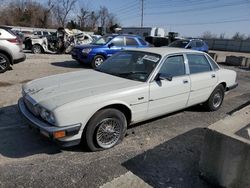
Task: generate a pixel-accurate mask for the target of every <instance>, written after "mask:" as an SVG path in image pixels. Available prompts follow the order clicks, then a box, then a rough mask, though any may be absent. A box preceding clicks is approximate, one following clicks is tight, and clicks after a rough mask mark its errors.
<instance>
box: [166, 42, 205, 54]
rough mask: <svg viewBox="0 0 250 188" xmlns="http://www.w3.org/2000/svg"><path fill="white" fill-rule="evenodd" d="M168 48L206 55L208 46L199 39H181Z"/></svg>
mask: <svg viewBox="0 0 250 188" xmlns="http://www.w3.org/2000/svg"><path fill="white" fill-rule="evenodd" d="M168 46H169V47H177V48H186V49H192V50H198V51H202V52H206V53H208V50H209V48H208V45H207V44H206V43H205V42H204V41H203V40H200V39H181V40H176V41H174V42H172V43H170V44H169V45H168Z"/></svg>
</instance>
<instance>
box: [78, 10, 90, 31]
mask: <svg viewBox="0 0 250 188" xmlns="http://www.w3.org/2000/svg"><path fill="white" fill-rule="evenodd" d="M90 16H91V12H90V11H89V9H88V8H87V7H85V6H84V7H82V8H81V9H80V14H79V15H78V16H77V17H78V19H79V26H80V28H85V27H86V26H87V19H88V18H89V17H90Z"/></svg>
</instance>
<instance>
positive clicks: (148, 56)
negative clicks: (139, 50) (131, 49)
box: [142, 55, 160, 63]
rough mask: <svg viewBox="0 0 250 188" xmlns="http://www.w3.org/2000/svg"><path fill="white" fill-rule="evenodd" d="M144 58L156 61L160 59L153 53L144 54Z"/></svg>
mask: <svg viewBox="0 0 250 188" xmlns="http://www.w3.org/2000/svg"><path fill="white" fill-rule="evenodd" d="M142 59H145V60H149V61H153V62H155V63H156V62H157V61H159V59H160V58H159V57H155V56H151V55H144V57H143V58H142Z"/></svg>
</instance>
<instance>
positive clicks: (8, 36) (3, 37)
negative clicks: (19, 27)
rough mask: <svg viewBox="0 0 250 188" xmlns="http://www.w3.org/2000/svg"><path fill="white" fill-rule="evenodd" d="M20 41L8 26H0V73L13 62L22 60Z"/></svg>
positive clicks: (23, 55)
mask: <svg viewBox="0 0 250 188" xmlns="http://www.w3.org/2000/svg"><path fill="white" fill-rule="evenodd" d="M25 58H26V56H25V54H24V53H23V47H22V41H21V39H20V38H19V37H18V36H16V35H15V34H14V33H13V32H12V31H11V28H9V27H0V73H3V72H5V71H7V70H8V69H10V67H11V66H12V65H13V64H14V63H19V62H22V61H24V60H25Z"/></svg>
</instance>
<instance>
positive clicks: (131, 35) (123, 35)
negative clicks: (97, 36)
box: [105, 34, 141, 38]
mask: <svg viewBox="0 0 250 188" xmlns="http://www.w3.org/2000/svg"><path fill="white" fill-rule="evenodd" d="M105 36H113V37H116V36H122V37H138V38H141V36H139V35H134V34H109V35H105Z"/></svg>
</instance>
